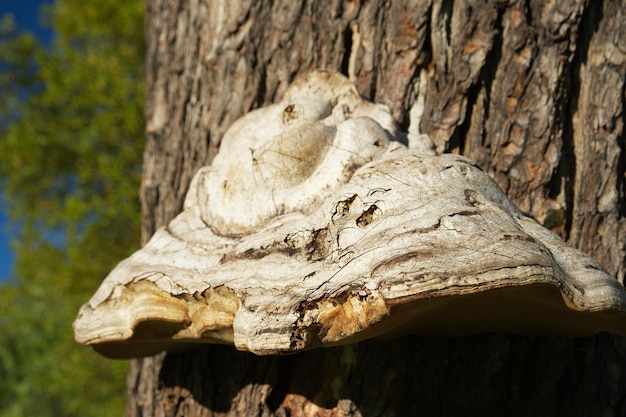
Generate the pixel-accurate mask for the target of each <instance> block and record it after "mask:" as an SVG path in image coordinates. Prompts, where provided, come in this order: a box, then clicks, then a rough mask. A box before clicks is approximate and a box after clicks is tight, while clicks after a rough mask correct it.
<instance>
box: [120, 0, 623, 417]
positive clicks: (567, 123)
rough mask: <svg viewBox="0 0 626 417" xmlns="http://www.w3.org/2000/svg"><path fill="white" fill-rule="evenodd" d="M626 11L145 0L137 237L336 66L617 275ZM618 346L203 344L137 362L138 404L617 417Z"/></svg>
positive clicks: (290, 411)
mask: <svg viewBox="0 0 626 417" xmlns="http://www.w3.org/2000/svg"><path fill="white" fill-rule="evenodd" d="M625 6H626V4H624V2H619V1H612V0H605V1H602V2H595V3H587V2H583V1H575V0H569V1H565V2H559V3H558V4H557V3H545V2H538V1H531V2H526V1H515V0H513V1H506V2H484V1H478V0H470V1H454V0H445V1H422V2H417V1H413V2H410V1H391V2H383V1H370V2H359V1H349V2H336V1H332V2H308V1H297V2H293V1H273V2H270V1H260V2H252V1H244V2H240V3H238V4H237V7H235V6H233V4H232V3H228V2H217V1H211V2H175V1H167V0H157V1H153V2H147V9H146V13H147V15H146V23H147V28H146V31H147V34H148V37H147V38H148V39H147V47H148V52H147V72H146V76H147V80H146V83H147V84H146V86H147V103H146V117H147V144H146V150H145V153H144V172H143V183H142V189H141V200H142V204H143V221H142V240H143V242H146V241H147V239H148V238H149V237H150V236H151V235H152V234H153V233H154V231H155V230H156V229H157V228H158V227H160V226H163V225H165V224H166V223H167V222H168V221H169V220H171V219H172V218H173V217H174V215H175V214H177V213H178V212H179V211H180V209H181V207H182V201H183V198H184V196H185V193H186V191H187V189H188V186H189V182H190V180H191V177H192V176H193V174H194V173H195V172H196V171H197V169H198V168H199V167H201V166H203V165H207V164H209V163H210V162H211V160H212V159H213V157H214V155H215V154H216V152H217V150H218V149H219V144H220V139H221V137H222V135H223V134H224V131H225V129H226V128H227V127H228V126H229V125H230V124H231V123H232V122H233V121H234V120H235V119H237V118H238V117H239V116H240V115H242V114H244V113H246V112H248V111H249V110H251V109H253V108H256V107H259V106H262V105H265V104H267V103H270V102H272V101H273V100H274V99H275V98H277V97H280V96H281V94H282V92H283V91H284V89H285V87H286V86H287V85H288V84H289V82H290V81H291V80H292V79H293V78H294V77H295V75H297V74H300V73H302V72H305V71H307V70H309V69H313V68H329V69H335V70H339V71H341V72H343V73H344V74H346V75H348V76H349V77H350V79H351V80H353V81H354V83H355V84H356V86H357V88H358V89H359V91H360V92H361V94H362V95H364V96H365V97H366V98H368V99H369V100H371V101H375V102H380V103H384V104H387V105H388V106H389V107H390V108H391V110H392V112H393V115H394V117H395V118H396V120H397V122H398V123H399V124H400V126H401V127H402V128H403V129H404V130H407V129H409V128H411V129H417V131H418V132H419V133H424V134H428V135H430V136H431V137H432V139H433V140H434V142H435V145H436V148H437V151H438V152H440V153H443V152H454V153H462V154H464V155H467V156H469V157H470V158H472V159H474V160H475V161H476V162H477V163H478V164H480V166H481V167H482V168H483V169H484V170H485V171H486V172H488V173H489V174H490V175H491V176H492V177H493V178H494V179H495V180H496V181H497V182H498V184H499V185H500V186H501V188H502V189H503V190H504V191H505V192H506V193H507V194H508V196H509V197H510V198H511V199H512V200H513V201H515V202H516V204H517V205H518V206H519V207H520V208H521V209H522V210H524V211H526V212H528V213H529V214H530V215H532V216H534V217H535V218H536V219H538V220H539V221H540V222H541V223H543V224H544V225H546V226H547V227H550V228H551V229H553V230H554V231H555V232H557V233H559V234H560V235H561V236H562V237H563V238H564V239H565V240H567V241H568V242H569V243H570V244H572V245H574V246H576V247H578V248H580V249H582V250H584V251H586V252H588V253H590V254H592V255H593V256H595V257H596V258H597V259H598V260H599V261H601V262H602V263H603V264H604V266H605V267H606V268H607V270H608V271H609V272H610V273H611V274H614V275H615V277H616V279H618V280H619V281H620V282H623V281H624V274H625V272H626V263H625V257H624V254H625V251H626V247H625V245H624V242H626V220H625V211H624V207H625V206H624V203H625V190H624V169H625V166H626V164H625V163H624V152H623V150H624V149H623V148H624V130H623V125H624V102H625V98H624V93H623V92H624V85H625V75H626V50H625V49H624V44H625V42H626V31H625V30H624V27H623V25H622V24H621V23H622V22H623V21H624V18H625V16H624V13H625V10H626V7H625ZM416 103H418V105H417V106H414V105H415V104H416ZM411 109H413V111H411ZM625 347H626V340H625V339H624V338H619V337H614V336H610V335H605V334H602V335H598V336H596V337H593V338H585V339H565V338H549V337H543V338H529V337H521V336H513V335H506V334H488V335H477V336H472V337H466V338H455V339H436V338H419V337H409V338H404V339H402V340H397V341H395V342H392V343H388V344H383V343H381V342H377V341H367V342H362V343H359V344H356V345H351V346H347V347H343V348H334V349H325V350H317V351H311V352H307V353H302V354H297V355H293V356H288V357H254V356H252V355H250V354H245V353H240V352H235V351H234V350H233V349H232V348H225V347H220V346H209V347H203V348H200V349H198V350H196V351H194V352H192V353H185V354H173V353H167V354H161V355H157V356H155V357H151V358H145V359H139V360H135V361H133V364H132V369H131V372H130V375H129V378H128V381H129V391H130V401H129V409H128V415H129V416H141V415H157V416H176V415H202V416H213V415H263V416H269V415H276V416H285V415H291V416H312V415H316V414H317V415H325V416H326V415H327V416H331V415H332V416H339V415H355V416H356V415H368V416H370V415H419V414H422V413H423V414H428V415H457V414H460V413H461V412H464V411H466V410H468V409H471V410H472V411H474V410H475V413H476V414H479V413H480V414H486V415H489V414H492V415H493V414H496V413H497V414H503V415H531V414H533V415H589V416H594V415H599V414H602V415H615V416H619V415H624V414H625V413H626V401H624V400H625V397H624V393H623V391H622V389H621V387H622V386H623V384H624V382H626V372H625V371H626V366H625V365H626V364H625V361H624V360H625V358H624V354H623V352H624V348H625Z"/></svg>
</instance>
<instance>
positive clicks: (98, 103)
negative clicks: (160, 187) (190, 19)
mask: <svg viewBox="0 0 626 417" xmlns="http://www.w3.org/2000/svg"><path fill="white" fill-rule="evenodd" d="M142 15H143V6H142V3H141V2H138V1H133V2H127V1H117V2H111V1H95V2H90V3H88V4H86V3H84V2H80V1H72V0H65V1H58V2H56V4H55V5H54V6H50V8H48V9H46V11H45V13H44V18H45V19H46V21H47V22H48V24H50V25H51V27H52V28H53V31H54V36H55V37H54V40H53V42H52V44H51V46H50V47H49V48H44V47H42V46H41V45H40V44H39V43H38V42H37V41H36V40H35V39H34V38H33V37H32V36H31V35H29V34H27V33H24V32H20V31H19V30H18V28H17V27H16V26H15V24H14V22H13V21H12V20H11V18H10V17H9V16H5V17H3V18H2V24H1V25H0V91H2V100H1V101H0V155H2V164H0V186H1V188H2V197H3V198H4V199H5V200H6V203H7V206H8V207H7V208H8V209H9V211H10V217H11V220H12V221H13V222H14V224H16V225H17V227H16V233H18V237H17V239H16V242H14V248H15V250H16V265H15V270H14V273H13V276H12V277H11V279H10V280H9V281H8V282H3V283H2V284H0V327H1V328H2V335H1V336H0V375H1V376H2V377H1V378H0V415H3V416H23V415H39V416H58V415H65V416H74V415H81V416H85V415H89V416H106V415H115V414H121V413H122V410H123V407H124V388H123V382H122V381H123V378H124V374H125V372H126V369H127V366H126V364H125V363H111V362H109V363H107V362H103V361H101V360H100V359H99V357H98V356H97V355H95V354H94V353H93V352H89V351H88V350H84V349H80V347H78V346H76V344H75V343H74V341H73V337H72V331H71V326H70V323H71V321H72V319H73V317H74V316H75V314H76V310H77V308H78V307H79V305H80V303H81V302H82V301H83V300H84V298H85V297H87V296H88V294H90V293H91V292H93V290H94V288H95V287H97V285H98V283H99V281H100V279H101V277H102V276H103V275H104V274H105V273H106V271H107V270H109V269H110V268H111V267H112V266H114V265H115V263H116V262H117V261H118V260H119V259H120V258H121V257H123V256H125V255H127V254H128V253H129V252H131V251H132V250H133V249H134V248H136V246H137V244H138V239H137V235H138V233H139V226H140V224H139V216H138V211H139V204H138V199H137V194H136V189H137V188H138V187H139V183H140V174H141V168H140V163H141V161H140V156H139V155H140V154H141V149H142V147H143V142H144V141H143V129H144V127H143V115H142V110H143V91H144V90H143V68H142V67H143V54H144V45H143V29H142V27H141V19H142ZM77 17H79V18H77ZM86 387H89V388H88V389H87V388H86Z"/></svg>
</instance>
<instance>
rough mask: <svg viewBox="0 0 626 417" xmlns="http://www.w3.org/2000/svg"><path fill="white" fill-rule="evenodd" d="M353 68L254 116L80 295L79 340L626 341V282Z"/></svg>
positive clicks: (303, 344)
mask: <svg viewBox="0 0 626 417" xmlns="http://www.w3.org/2000/svg"><path fill="white" fill-rule="evenodd" d="M398 136H400V134H399V132H398V131H397V128H396V127H395V125H394V123H393V120H392V118H391V116H390V115H389V112H388V111H387V110H386V108H384V107H383V106H379V105H376V104H372V103H368V102H366V101H364V100H362V99H361V98H360V96H359V95H358V92H357V91H356V90H355V89H354V87H353V86H352V85H351V84H350V83H349V81H348V80H347V79H346V78H345V77H343V76H341V75H340V74H337V73H334V72H329V71H315V72H312V73H309V74H307V75H305V76H304V77H302V78H300V79H298V80H296V81H295V82H294V83H293V84H292V86H290V87H289V89H288V90H287V91H286V93H285V96H284V98H283V99H282V100H281V101H280V102H279V103H277V104H274V105H271V106H269V107H266V108H263V109H259V110H256V111H254V112H251V113H249V114H248V115H246V116H244V117H242V118H241V119H240V120H239V121H237V122H236V123H235V124H234V125H233V126H232V127H231V128H230V129H229V131H228V132H227V133H226V135H225V137H224V140H223V144H222V147H221V150H220V154H218V156H217V157H216V158H215V161H214V164H213V165H212V166H210V167H205V168H203V169H201V170H200V171H199V172H198V173H197V175H196V176H195V177H194V180H193V181H192V184H191V186H190V190H189V193H188V195H187V198H186V201H185V205H184V210H183V212H182V213H180V214H179V215H178V216H177V217H176V218H175V219H174V220H172V222H170V224H169V225H168V226H167V227H165V228H162V229H160V230H158V231H157V232H156V233H155V235H154V236H153V237H152V239H151V240H150V241H149V242H148V243H147V244H146V246H145V247H144V248H142V249H141V250H139V251H137V252H136V253H134V254H133V255H132V256H130V257H129V258H128V259H126V260H124V261H122V262H121V263H120V264H119V265H118V266H117V267H116V268H115V269H114V270H113V271H112V272H111V273H110V274H109V276H108V277H107V278H106V279H105V280H104V281H103V283H102V285H101V286H100V288H99V289H98V290H97V292H96V293H95V294H94V296H93V297H92V298H91V300H89V301H88V302H87V303H86V304H85V305H83V306H82V308H81V309H80V312H79V314H78V317H77V319H76V321H75V322H74V331H75V337H76V340H77V341H78V342H79V343H82V344H85V345H91V346H93V347H94V348H95V349H96V350H97V351H98V352H101V353H102V354H104V355H106V356H109V357H120V358H121V357H136V356H144V355H150V354H154V353H157V352H159V351H162V350H176V349H184V348H188V347H189V346H193V345H194V344H196V343H223V344H234V345H235V347H236V348H237V349H240V350H245V351H251V352H253V353H256V354H278V353H289V352H295V351H300V350H304V349H311V348H315V347H320V346H332V345H339V344H346V343H353V342H356V341H359V340H363V339H367V338H372V337H378V338H394V337H398V336H401V335H404V334H422V335H443V336H460V335H467V334H474V333H482V332H495V331H497V332H513V333H520V334H527V335H541V334H554V335H565V336H586V335H591V334H594V333H596V332H599V331H608V332H613V333H617V334H621V335H626V321H625V320H624V318H625V312H626V294H625V292H624V289H623V287H622V286H621V285H620V284H619V283H618V282H617V281H616V280H615V279H613V278H612V277H611V276H610V275H608V274H607V273H606V272H605V271H604V270H603V269H602V267H601V266H600V265H599V263H598V262H596V261H595V260H593V259H592V258H591V257H589V256H588V255H585V254H584V253H582V252H580V251H578V250H576V249H574V248H571V247H569V246H567V245H566V244H565V243H564V242H563V241H562V240H561V239H559V238H558V237H557V236H555V235H553V234H552V233H551V232H550V231H548V230H546V229H544V228H543V227H542V226H540V225H539V224H538V223H537V222H536V221H534V220H533V219H531V218H529V217H526V216H525V215H524V214H523V213H521V212H520V211H519V210H518V209H517V208H516V207H515V206H514V205H513V204H512V203H511V202H510V201H509V200H508V199H507V197H506V196H505V195H504V193H503V192H502V191H501V190H500V189H499V188H498V186H497V185H496V184H495V182H493V181H492V180H491V178H490V177H489V176H488V175H487V174H485V173H484V172H483V171H481V170H480V168H479V167H478V166H476V165H475V164H474V163H473V162H471V161H470V160H468V159H467V158H464V157H461V156H457V155H440V156H435V155H430V154H425V153H415V152H412V151H410V150H409V149H407V148H406V147H405V146H404V145H402V144H401V143H398V142H395V141H393V140H394V139H395V138H397V137H398Z"/></svg>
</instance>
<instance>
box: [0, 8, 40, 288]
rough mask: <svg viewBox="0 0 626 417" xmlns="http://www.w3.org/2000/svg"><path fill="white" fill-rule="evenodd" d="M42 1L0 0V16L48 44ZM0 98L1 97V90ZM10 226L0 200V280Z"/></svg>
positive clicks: (6, 267) (7, 269)
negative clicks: (10, 17)
mask: <svg viewBox="0 0 626 417" xmlns="http://www.w3.org/2000/svg"><path fill="white" fill-rule="evenodd" d="M44 3H50V1H49V0H48V1H42V0H0V16H3V15H5V14H6V13H11V14H12V15H13V17H14V19H15V21H16V22H17V25H18V27H19V28H21V29H25V30H28V31H30V32H32V33H33V34H34V35H35V36H36V37H37V38H39V39H40V40H41V41H42V42H43V43H44V44H45V45H49V44H50V38H51V31H50V30H49V29H47V28H43V27H41V26H40V24H39V9H40V7H41V5H42V4H44ZM0 99H2V92H1V91H0ZM0 140H1V138H0ZM1 160H2V156H1V155H0V163H1ZM11 228H12V227H11V224H10V223H9V219H8V218H7V215H6V212H5V210H4V205H3V204H2V201H1V200H0V281H2V280H3V279H6V278H8V277H9V275H10V274H11V268H12V266H13V261H14V258H13V253H12V252H11V248H10V246H9V241H10V240H11Z"/></svg>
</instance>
